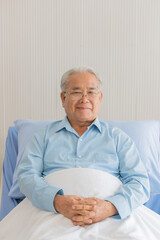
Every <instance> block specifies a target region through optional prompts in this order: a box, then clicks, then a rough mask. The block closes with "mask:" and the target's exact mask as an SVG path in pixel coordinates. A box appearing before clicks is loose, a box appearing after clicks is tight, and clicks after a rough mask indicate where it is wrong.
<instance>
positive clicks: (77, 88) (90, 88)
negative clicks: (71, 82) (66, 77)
mask: <svg viewBox="0 0 160 240" xmlns="http://www.w3.org/2000/svg"><path fill="white" fill-rule="evenodd" d="M87 89H88V90H96V89H97V88H96V87H89V88H87ZM71 90H82V89H81V88H80V87H73V88H71Z"/></svg>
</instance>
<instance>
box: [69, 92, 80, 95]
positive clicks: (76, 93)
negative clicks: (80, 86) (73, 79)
mask: <svg viewBox="0 0 160 240" xmlns="http://www.w3.org/2000/svg"><path fill="white" fill-rule="evenodd" d="M71 94H73V95H78V94H82V93H81V92H71Z"/></svg>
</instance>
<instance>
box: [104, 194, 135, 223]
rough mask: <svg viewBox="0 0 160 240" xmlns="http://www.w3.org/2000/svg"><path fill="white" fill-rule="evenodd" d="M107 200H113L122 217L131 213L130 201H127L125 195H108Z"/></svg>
mask: <svg viewBox="0 0 160 240" xmlns="http://www.w3.org/2000/svg"><path fill="white" fill-rule="evenodd" d="M105 200H106V201H109V202H111V203H112V204H113V205H114V206H115V208H116V209H117V211H118V213H119V216H120V218H121V219H124V218H126V217H128V216H129V215H130V214H131V209H130V207H129V206H128V203H127V202H126V200H125V198H124V196H122V195H114V196H112V197H108V198H107V199H105Z"/></svg>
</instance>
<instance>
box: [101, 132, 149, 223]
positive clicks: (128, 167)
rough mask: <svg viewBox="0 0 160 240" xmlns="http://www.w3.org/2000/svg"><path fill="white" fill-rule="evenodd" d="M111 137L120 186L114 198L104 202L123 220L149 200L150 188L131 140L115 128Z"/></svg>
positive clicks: (144, 170)
mask: <svg viewBox="0 0 160 240" xmlns="http://www.w3.org/2000/svg"><path fill="white" fill-rule="evenodd" d="M113 135H114V140H115V146H116V151H117V157H118V159H119V174H120V177H121V181H122V186H121V188H120V189H119V191H118V192H117V193H116V194H115V195H114V196H111V197H109V198H106V200H107V201H109V202H111V203H112V204H113V205H114V206H115V207H116V209H117V211H118V213H119V215H120V217H121V218H122V219H123V218H125V217H127V216H129V215H130V214H131V212H132V210H133V209H135V208H137V207H138V206H140V205H142V204H144V203H145V202H146V201H147V200H148V199H149V191H150V186H149V179H148V174H147V171H146V169H145V167H144V165H143V162H142V160H141V159H140V156H139V153H138V151H137V149H136V146H135V144H134V142H133V140H132V139H131V138H130V137H128V135H127V134H125V133H124V132H122V131H121V130H119V129H117V128H115V130H114V132H113Z"/></svg>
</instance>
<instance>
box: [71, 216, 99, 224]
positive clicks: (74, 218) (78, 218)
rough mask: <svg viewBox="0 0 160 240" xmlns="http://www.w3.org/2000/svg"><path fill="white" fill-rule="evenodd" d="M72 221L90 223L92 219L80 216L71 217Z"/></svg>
mask: <svg viewBox="0 0 160 240" xmlns="http://www.w3.org/2000/svg"><path fill="white" fill-rule="evenodd" d="M91 215H92V214H91ZM94 216H95V215H94ZM72 221H73V222H84V223H92V219H91V218H90V217H89V216H82V215H76V216H73V218H72Z"/></svg>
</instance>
